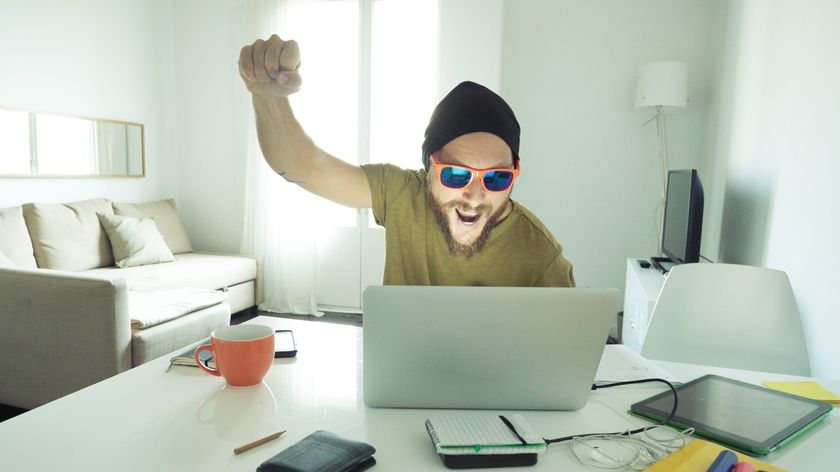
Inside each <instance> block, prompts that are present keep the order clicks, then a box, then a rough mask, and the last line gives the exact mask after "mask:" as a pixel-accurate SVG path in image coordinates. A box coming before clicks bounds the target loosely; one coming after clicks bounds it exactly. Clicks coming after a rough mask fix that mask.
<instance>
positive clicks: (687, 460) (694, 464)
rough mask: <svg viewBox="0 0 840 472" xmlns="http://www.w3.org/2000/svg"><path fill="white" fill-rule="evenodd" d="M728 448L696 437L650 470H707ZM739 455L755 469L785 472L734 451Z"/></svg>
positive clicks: (693, 471)
mask: <svg viewBox="0 0 840 472" xmlns="http://www.w3.org/2000/svg"><path fill="white" fill-rule="evenodd" d="M725 449H726V448H725V447H723V446H720V445H717V444H715V443H711V442H709V441H704V440H702V439H694V440H692V441H691V442H690V443H688V444H686V445H685V447H683V448H681V449H678V450H676V451H674V452H672V453H671V454H670V455H669V456H667V457H665V458H664V459H662V460H661V461H659V462H657V463H656V464H654V465H653V466H651V467H648V468H647V469H646V471H648V472H667V471H671V470H678V471H679V472H695V471H696V472H706V471H707V470H709V466H710V465H712V462H714V461H715V459H716V458H717V456H718V454H720V451H723V450H725ZM732 452H734V453H735V455H736V456H738V461H743V462H749V463H750V464H752V465H753V467H755V470H763V471H767V472H784V469H780V468H778V467H773V466H772V465H770V464H767V463H764V462H762V461H760V460H758V459H756V458H754V457H750V456H747V455H745V454H741V453H740V452H737V451H732Z"/></svg>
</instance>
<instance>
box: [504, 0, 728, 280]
mask: <svg viewBox="0 0 840 472" xmlns="http://www.w3.org/2000/svg"><path fill="white" fill-rule="evenodd" d="M719 10H720V2H718V1H711V2H710V1H703V0H635V1H632V2H630V1H625V2H616V1H612V0H590V1H580V0H508V1H506V2H505V8H504V33H503V46H502V50H503V55H502V80H501V90H502V94H503V96H504V97H505V98H506V99H507V100H508V102H509V103H510V104H511V106H512V107H513V109H514V111H515V112H516V114H517V117H518V118H519V121H520V124H521V125H522V144H521V149H520V150H521V157H522V169H523V172H522V178H521V179H520V180H519V181H518V183H517V186H516V188H515V189H514V198H516V199H518V200H520V201H521V202H523V203H524V204H525V205H526V206H528V207H529V208H530V209H531V210H532V211H533V212H534V213H535V214H536V215H537V216H539V217H540V218H541V219H542V220H543V222H544V223H545V224H546V226H547V227H548V228H549V229H550V230H551V231H552V232H553V233H554V235H555V237H557V239H558V240H559V241H560V243H561V244H562V245H563V246H564V250H565V253H566V256H567V257H568V258H569V259H570V260H571V261H572V263H573V264H574V265H575V276H576V279H577V282H578V286H603V287H619V288H622V287H623V286H624V268H625V262H624V261H625V258H627V257H649V256H652V255H655V249H656V241H657V238H656V219H655V217H654V212H655V209H656V206H657V204H658V202H659V195H660V183H659V182H660V180H659V179H660V177H659V175H660V174H659V161H658V159H657V156H656V147H655V146H656V129H655V126H648V127H646V128H641V127H640V126H641V124H642V123H643V122H645V121H647V119H648V118H649V117H650V116H651V115H652V114H653V112H652V111H650V110H634V109H633V101H634V98H635V87H636V78H637V75H638V70H639V66H641V65H642V64H644V63H647V62H652V61H662V60H675V61H682V62H686V63H687V64H688V69H689V96H690V98H691V103H690V105H689V107H688V109H687V110H686V111H685V112H682V113H679V114H674V115H669V117H668V136H667V137H668V144H669V158H670V167H671V168H672V169H684V168H692V167H693V168H699V170H700V177H701V180H702V181H703V183H704V186H705V187H706V192H707V193H714V192H715V190H714V188H713V185H712V179H711V178H710V177H709V176H708V174H710V172H709V171H708V170H707V169H708V168H709V166H708V162H707V159H706V155H707V154H708V147H709V146H708V144H707V130H706V128H705V124H706V121H707V119H708V112H709V105H708V100H707V96H708V87H709V82H710V79H711V78H712V77H713V76H714V71H715V67H716V64H717V62H718V59H717V55H718V54H719V52H718V48H717V47H716V41H717V40H716V39H715V32H716V31H719V30H720V26H719V23H720V21H721V20H720V17H719ZM711 219H714V216H713V215H712V216H711ZM704 254H705V251H704Z"/></svg>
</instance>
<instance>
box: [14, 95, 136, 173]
mask: <svg viewBox="0 0 840 472" xmlns="http://www.w3.org/2000/svg"><path fill="white" fill-rule="evenodd" d="M145 175H146V162H145V145H144V135H143V125H142V124H140V123H131V122H127V121H117V120H102V119H92V118H80V117H73V116H64V115H54V114H48V113H35V112H29V111H21V110H12V109H3V108H0V177H145Z"/></svg>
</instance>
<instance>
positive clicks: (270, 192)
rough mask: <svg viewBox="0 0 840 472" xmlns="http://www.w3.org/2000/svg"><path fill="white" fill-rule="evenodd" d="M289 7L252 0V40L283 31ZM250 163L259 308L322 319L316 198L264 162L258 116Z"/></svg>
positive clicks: (250, 242)
mask: <svg viewBox="0 0 840 472" xmlns="http://www.w3.org/2000/svg"><path fill="white" fill-rule="evenodd" d="M288 3H289V2H283V1H280V0H248V22H249V25H248V26H249V36H250V38H249V41H254V40H256V39H257V38H263V39H265V38H268V36H270V35H271V34H273V33H278V32H279V31H278V30H279V28H280V26H281V25H280V24H279V18H281V15H282V17H286V15H284V13H285V12H284V10H286V9H287V8H288V7H289V6H290V5H288ZM249 98H250V96H249ZM249 107H250V104H249ZM246 163H247V169H246V180H245V188H244V191H245V222H244V224H245V227H244V231H243V238H242V251H243V252H245V253H247V254H256V255H259V256H261V257H262V258H263V275H264V279H263V287H264V295H265V301H264V302H263V303H262V304H261V305H260V306H259V309H261V310H266V311H272V312H278V313H295V314H311V315H318V316H320V315H321V314H322V313H320V312H319V311H318V309H317V300H316V268H317V225H316V224H313V223H314V222H313V221H312V219H313V218H314V217H313V216H312V212H311V211H310V209H309V207H308V205H306V204H305V202H307V201H309V200H311V199H312V198H313V197H312V196H311V195H308V194H307V192H305V191H304V190H302V189H301V188H299V187H298V186H296V185H294V184H290V183H288V182H286V181H285V180H284V179H283V178H282V177H280V176H278V175H277V174H276V173H274V172H273V171H272V170H271V169H270V168H269V167H268V164H266V163H265V160H264V159H263V156H262V153H261V151H260V147H259V144H258V142H257V133H256V125H255V122H254V119H253V115H252V118H251V120H250V125H249V131H248V149H247V157H246Z"/></svg>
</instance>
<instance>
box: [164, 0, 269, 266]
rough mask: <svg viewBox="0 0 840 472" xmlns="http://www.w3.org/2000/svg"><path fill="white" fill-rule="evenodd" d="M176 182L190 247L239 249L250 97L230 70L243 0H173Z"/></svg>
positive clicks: (240, 33)
mask: <svg viewBox="0 0 840 472" xmlns="http://www.w3.org/2000/svg"><path fill="white" fill-rule="evenodd" d="M172 6H173V24H174V34H173V37H174V45H175V46H174V62H175V71H176V74H175V88H176V94H175V97H176V103H177V116H178V119H177V126H176V129H177V133H178V171H179V172H178V188H179V194H180V200H179V203H180V205H181V209H182V217H183V219H184V225H185V226H186V227H187V230H188V231H189V233H190V238H191V239H192V241H193V245H194V246H195V247H197V248H202V249H207V250H215V251H229V252H238V251H239V245H240V239H241V234H242V223H243V214H244V213H243V212H244V210H243V205H244V192H245V190H244V189H243V185H244V181H245V156H246V149H245V146H246V139H245V136H246V134H247V124H248V120H252V119H253V110H252V109H251V108H250V107H251V104H250V97H249V95H248V94H247V90H246V89H245V87H244V86H242V84H241V79H240V78H239V73H238V69H237V61H238V60H239V50H240V49H241V48H242V46H244V45H245V42H246V34H245V26H246V12H245V1H244V0H216V1H212V2H207V1H203V0H178V1H173V2H172Z"/></svg>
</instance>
